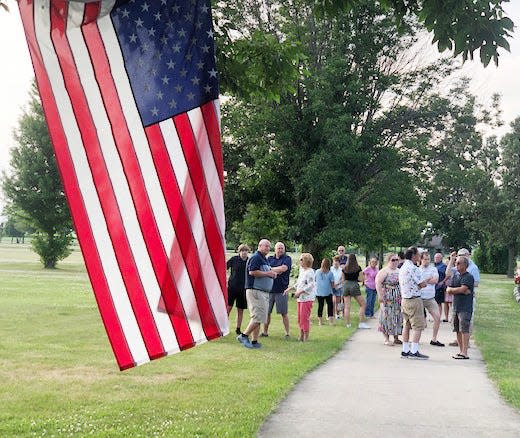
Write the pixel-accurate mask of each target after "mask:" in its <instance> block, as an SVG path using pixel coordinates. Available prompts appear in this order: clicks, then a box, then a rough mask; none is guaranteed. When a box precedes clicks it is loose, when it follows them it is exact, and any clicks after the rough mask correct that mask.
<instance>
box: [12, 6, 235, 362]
mask: <svg viewBox="0 0 520 438" xmlns="http://www.w3.org/2000/svg"><path fill="white" fill-rule="evenodd" d="M18 4H19V8H20V13H21V17H22V21H23V25H24V28H25V33H26V37H27V41H28V44H29V49H30V53H31V58H32V61H33V66H34V70H35V73H36V79H37V83H38V88H39V91H40V96H41V99H42V104H43V108H44V111H45V115H46V118H47V123H48V126H49V131H50V135H51V139H52V142H53V145H54V149H55V153H56V159H57V162H58V167H59V169H60V173H61V176H62V180H63V184H64V188H65V192H66V195H67V199H68V202H69V206H70V210H71V214H72V217H73V221H74V225H75V229H76V233H77V236H78V240H79V243H80V246H81V249H82V252H83V256H84V259H85V264H86V267H87V270H88V273H89V276H90V280H91V282H92V286H93V290H94V294H95V297H96V300H97V303H98V306H99V310H100V313H101V317H102V320H103V323H104V325H105V328H106V331H107V334H108V337H109V340H110V343H111V345H112V349H113V351H114V354H115V356H116V360H117V362H118V365H119V367H120V369H122V370H123V369H127V368H131V367H133V366H136V365H140V364H143V363H145V362H148V361H150V360H152V359H156V358H159V357H163V356H166V355H169V354H173V353H176V352H178V351H180V350H184V349H187V348H190V347H193V346H195V345H197V344H200V343H203V342H206V341H207V340H209V339H214V338H217V337H220V336H222V335H225V334H227V333H228V331H229V327H228V318H227V312H226V300H225V298H226V266H225V244H224V228H225V223H224V203H223V163H222V150H221V144H220V125H219V123H220V113H219V102H218V96H219V91H218V83H217V71H216V67H215V51H214V50H215V49H214V43H213V31H212V21H211V10H210V2H209V0H200V1H199V0H183V1H181V0H178V1H170V0H129V1H115V0H111V1H91V0H86V1H64V0H60V1H58V0H19V2H18Z"/></svg>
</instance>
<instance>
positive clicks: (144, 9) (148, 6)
mask: <svg viewBox="0 0 520 438" xmlns="http://www.w3.org/2000/svg"><path fill="white" fill-rule="evenodd" d="M148 9H150V5H149V4H148V3H143V4H142V5H141V11H142V12H144V11H146V12H148Z"/></svg>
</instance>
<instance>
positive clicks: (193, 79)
mask: <svg viewBox="0 0 520 438" xmlns="http://www.w3.org/2000/svg"><path fill="white" fill-rule="evenodd" d="M190 81H191V83H192V84H193V86H195V85H199V82H200V79H199V78H198V77H196V76H195V77H194V78H191V79H190Z"/></svg>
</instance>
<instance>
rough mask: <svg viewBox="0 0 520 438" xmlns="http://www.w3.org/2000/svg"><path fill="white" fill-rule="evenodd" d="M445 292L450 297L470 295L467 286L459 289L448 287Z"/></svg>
mask: <svg viewBox="0 0 520 438" xmlns="http://www.w3.org/2000/svg"><path fill="white" fill-rule="evenodd" d="M446 292H448V293H449V294H451V295H469V294H470V293H471V290H470V289H469V287H468V286H466V285H465V284H463V285H461V286H459V287H448V288H447V289H446Z"/></svg>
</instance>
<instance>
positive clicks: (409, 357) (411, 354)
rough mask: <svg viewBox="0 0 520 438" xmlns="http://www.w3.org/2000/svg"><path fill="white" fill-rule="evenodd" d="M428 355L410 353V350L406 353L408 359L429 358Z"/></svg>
mask: <svg viewBox="0 0 520 438" xmlns="http://www.w3.org/2000/svg"><path fill="white" fill-rule="evenodd" d="M429 358H430V356H426V354H421V353H419V352H417V353H412V352H410V353H409V354H408V359H420V360H426V359H429Z"/></svg>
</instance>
